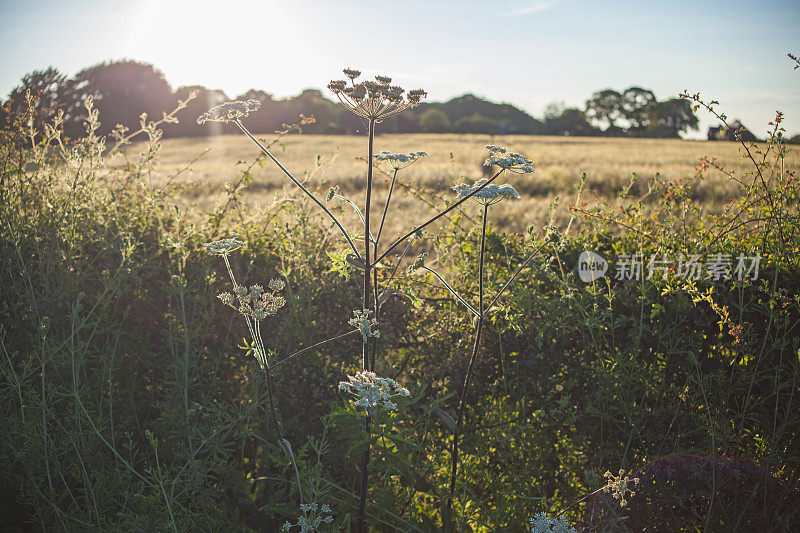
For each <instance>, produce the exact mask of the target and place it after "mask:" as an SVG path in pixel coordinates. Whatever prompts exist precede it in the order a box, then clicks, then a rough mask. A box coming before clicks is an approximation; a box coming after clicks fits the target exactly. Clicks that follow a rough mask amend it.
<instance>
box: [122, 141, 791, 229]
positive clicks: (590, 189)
mask: <svg viewBox="0 0 800 533" xmlns="http://www.w3.org/2000/svg"><path fill="white" fill-rule="evenodd" d="M267 139H268V138H267ZM268 140H269V139H268ZM487 143H492V144H497V145H500V146H506V147H508V148H509V149H511V150H514V151H518V152H522V153H523V154H525V155H527V156H529V157H530V158H531V159H533V160H534V162H535V164H536V172H535V173H534V174H533V175H515V174H510V175H507V176H502V177H501V178H500V182H505V181H507V182H509V183H511V184H512V185H514V187H516V188H517V190H518V191H519V192H520V194H521V195H522V197H523V198H522V199H521V200H518V201H515V202H506V203H504V204H503V208H502V209H496V210H494V211H493V213H492V222H493V223H494V224H495V225H496V227H497V228H499V229H504V230H508V231H520V230H522V229H524V228H525V227H526V226H528V225H530V224H536V225H538V226H539V227H541V225H542V224H543V223H546V222H547V221H548V219H549V218H550V216H551V214H550V212H549V210H548V206H550V205H551V204H552V203H553V202H554V201H555V200H556V198H558V207H557V208H556V209H555V210H554V211H553V215H552V216H553V217H554V218H555V221H556V222H557V223H563V222H564V221H565V220H567V219H568V218H569V213H568V210H567V205H568V204H569V203H570V202H573V201H574V199H575V186H576V185H577V183H578V181H579V179H580V177H581V174H582V173H584V172H585V173H586V176H587V182H586V188H585V192H584V193H583V198H582V199H583V200H586V201H588V202H589V203H590V204H591V203H592V202H593V201H600V200H609V199H613V198H614V197H615V196H616V194H617V191H619V190H620V189H621V188H622V187H624V186H626V185H627V184H628V183H629V180H630V178H631V174H633V173H635V174H636V175H637V176H638V178H639V179H641V180H642V181H646V180H647V179H649V178H651V177H652V176H653V175H654V174H656V173H660V174H661V175H662V176H664V177H666V178H669V179H677V178H691V179H694V180H696V183H695V185H694V191H695V195H696V196H697V197H698V198H699V199H701V200H702V201H703V202H704V204H705V205H706V206H707V208H708V209H715V208H718V207H719V206H721V205H722V204H724V203H725V202H728V201H730V200H731V199H733V198H735V196H736V194H737V188H736V186H735V184H733V183H731V182H730V180H728V179H727V178H725V177H724V176H722V174H721V173H720V172H718V171H715V170H713V169H711V170H710V171H708V172H706V173H705V174H704V175H703V177H702V178H697V175H698V172H697V163H698V161H699V159H700V158H701V157H703V156H708V157H709V159H710V158H716V159H717V161H718V162H719V163H721V164H722V165H723V166H724V167H726V168H729V169H732V170H735V171H736V172H737V174H740V173H741V172H742V171H743V170H744V169H746V168H752V167H748V165H747V164H746V162H743V161H742V159H741V153H740V151H739V145H738V144H736V143H726V142H715V143H711V142H702V141H682V140H669V139H630V138H590V137H583V138H570V137H548V136H492V137H490V136H485V135H451V134H441V135H437V134H417V135H381V136H379V137H377V138H376V142H375V150H376V153H377V152H378V151H380V150H390V151H394V152H407V151H418V150H424V151H427V152H428V153H429V154H430V157H427V158H423V159H421V160H420V161H418V162H417V163H416V164H414V165H413V166H411V167H409V168H408V169H406V170H403V171H401V173H400V175H399V181H400V183H401V184H403V185H411V186H412V187H413V188H414V190H417V191H420V192H422V193H423V194H422V195H421V196H422V198H419V197H415V196H414V195H412V194H409V191H408V190H407V189H404V188H403V187H401V188H399V189H398V190H397V192H398V193H400V194H398V195H397V196H396V199H397V202H398V203H397V204H394V205H395V209H397V210H398V211H395V213H398V212H401V213H403V215H402V216H400V217H396V218H394V220H393V221H391V223H390V225H389V227H388V229H389V230H390V235H392V234H394V233H395V232H396V231H400V230H401V229H404V228H407V227H408V226H409V225H410V224H412V223H413V222H415V221H418V220H420V219H421V217H423V216H429V215H430V214H433V212H434V211H433V210H432V207H431V205H429V203H428V202H431V199H430V194H431V193H435V194H439V195H440V201H438V202H437V201H435V200H434V201H433V203H434V204H436V205H437V207H441V205H443V204H442V201H441V200H443V199H449V198H451V192H450V191H449V187H450V186H451V185H454V184H456V183H461V182H464V181H467V180H475V179H478V178H480V177H481V176H482V162H483V160H484V159H485V158H486V150H484V149H483V146H484V145H485V144H487ZM132 149H134V150H135V149H136V147H135V146H134V147H133V148H132ZM206 149H208V152H207V153H206V154H205V155H204V156H203V157H202V158H200V159H199V160H197V161H196V162H195V163H193V164H192V165H191V166H190V168H189V169H187V170H185V171H184V172H181V173H180V174H179V175H178V176H177V177H175V178H173V183H176V184H181V186H182V187H183V188H184V189H183V190H184V192H185V194H186V195H187V199H191V200H192V205H193V209H200V210H208V209H211V208H213V206H214V205H215V204H216V203H217V202H218V201H219V200H220V198H222V197H223V195H224V192H223V186H224V185H225V184H226V183H235V182H236V181H237V180H238V179H239V176H240V175H241V171H242V170H243V169H245V168H246V167H247V166H248V164H249V163H250V162H252V161H253V159H254V158H255V157H256V156H257V155H258V153H259V152H258V149H257V147H255V146H254V145H253V144H252V143H251V142H250V141H249V140H248V139H247V138H246V137H245V136H244V135H224V136H218V137H212V138H199V139H198V138H196V139H168V140H165V141H164V143H163V149H162V152H161V155H160V159H159V163H158V165H157V167H156V168H157V172H156V175H154V176H153V177H152V179H153V183H154V185H155V184H158V183H164V182H165V181H166V180H168V179H170V177H171V176H173V175H174V174H175V173H176V172H178V171H180V170H181V169H184V168H185V167H186V166H187V164H189V163H190V162H191V161H192V160H193V159H195V158H196V157H197V156H198V155H200V154H202V153H203V151H204V150H206ZM273 153H274V154H275V155H276V157H278V159H280V160H281V161H282V162H283V164H284V165H285V166H286V167H287V168H288V169H289V170H290V171H292V172H293V173H294V174H295V176H297V177H298V178H300V177H302V176H305V179H306V180H307V182H308V186H309V188H311V189H312V190H317V191H319V192H320V195H322V196H324V195H325V193H326V192H327V191H328V189H329V187H331V186H333V185H338V186H339V187H340V193H341V194H344V195H346V196H348V197H350V198H351V199H352V200H354V201H355V202H356V203H357V204H362V202H363V199H362V198H361V197H362V195H363V192H362V191H363V182H364V180H365V162H364V159H363V158H364V157H365V154H366V138H364V137H354V136H329V135H292V136H286V137H284V138H283V139H282V140H281V143H280V145H275V146H274V147H273ZM798 159H800V158H798V155H797V152H796V151H795V152H793V153H790V155H789V157H788V158H787V163H788V164H789V165H790V167H791V168H796V167H797V163H798ZM253 176H254V177H253V182H252V183H251V184H250V185H249V187H248V188H247V190H246V191H245V192H244V193H243V195H242V197H243V199H244V201H245V202H246V203H247V204H248V205H250V206H252V207H257V208H260V207H267V206H269V205H271V204H272V203H273V202H275V201H276V200H279V199H280V198H282V197H284V196H285V195H286V194H290V193H294V192H295V191H294V187H293V186H292V184H291V183H290V182H289V181H288V180H287V179H286V178H285V177H284V176H283V175H282V173H281V172H280V170H278V169H277V168H276V167H275V166H274V165H272V164H271V163H266V164H265V165H264V166H263V168H259V167H258V166H256V167H255V168H254V169H253ZM382 182H385V184H386V185H385V186H384V187H383V188H380V187H379V189H378V199H377V205H376V206H375V210H376V211H375V216H380V209H381V208H382V206H383V199H384V198H385V191H386V190H387V188H388V178H387V177H386V176H381V177H379V180H378V183H379V184H380V183H382ZM426 200H427V202H426ZM476 209H477V207H476V206H470V207H469V208H468V213H471V212H472V211H473V210H476ZM351 214H352V213H351V212H347V214H346V215H344V217H343V218H344V220H347V219H349V218H350V216H351Z"/></svg>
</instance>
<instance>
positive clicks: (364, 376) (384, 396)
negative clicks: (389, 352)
mask: <svg viewBox="0 0 800 533" xmlns="http://www.w3.org/2000/svg"><path fill="white" fill-rule="evenodd" d="M339 390H343V391H345V392H349V393H351V394H354V395H355V396H357V397H358V399H357V400H356V401H355V402H353V403H354V404H355V405H356V406H357V407H363V408H364V409H366V410H367V412H368V413H369V414H371V415H374V414H375V408H376V407H377V406H379V405H383V406H384V407H386V408H387V409H389V410H391V411H394V410H395V409H397V404H395V403H394V402H393V401H392V400H391V398H392V396H405V397H408V396H411V393H410V392H409V391H408V389H406V388H404V387H401V386H400V385H398V383H397V382H396V381H395V380H393V379H392V378H381V377H378V376H377V375H376V374H375V373H374V372H369V371H368V370H363V371H360V372H356V375H355V376H347V381H340V382H339Z"/></svg>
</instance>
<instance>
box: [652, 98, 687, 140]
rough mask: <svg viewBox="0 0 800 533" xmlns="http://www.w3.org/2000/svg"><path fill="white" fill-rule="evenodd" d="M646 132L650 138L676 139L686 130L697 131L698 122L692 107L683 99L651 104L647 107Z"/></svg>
mask: <svg viewBox="0 0 800 533" xmlns="http://www.w3.org/2000/svg"><path fill="white" fill-rule="evenodd" d="M647 117H648V118H647V120H648V121H649V125H648V127H647V131H648V133H649V136H651V137H663V138H678V137H680V134H681V133H683V132H685V131H687V130H695V131H696V130H697V129H698V124H699V123H700V121H699V120H698V119H697V116H695V114H694V111H692V105H691V103H690V102H689V101H688V100H685V99H683V98H671V99H670V100H667V101H665V102H653V103H652V104H650V106H648V113H647Z"/></svg>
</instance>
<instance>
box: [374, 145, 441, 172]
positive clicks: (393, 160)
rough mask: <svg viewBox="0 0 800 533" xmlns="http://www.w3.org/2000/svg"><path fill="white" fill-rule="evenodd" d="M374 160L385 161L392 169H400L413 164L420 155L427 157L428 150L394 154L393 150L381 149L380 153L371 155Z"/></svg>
mask: <svg viewBox="0 0 800 533" xmlns="http://www.w3.org/2000/svg"><path fill="white" fill-rule="evenodd" d="M373 157H374V158H375V161H378V162H379V163H385V164H387V165H389V167H390V168H393V169H394V170H400V169H401V168H406V167H409V166H411V165H413V164H414V163H415V162H416V161H417V160H418V159H419V158H420V157H428V152H408V153H405V154H396V153H394V152H387V151H385V150H384V151H382V152H381V153H379V154H377V155H375V156H373Z"/></svg>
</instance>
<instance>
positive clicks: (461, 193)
mask: <svg viewBox="0 0 800 533" xmlns="http://www.w3.org/2000/svg"><path fill="white" fill-rule="evenodd" d="M487 181H489V180H487V179H486V178H482V179H479V180H478V181H476V182H475V183H474V184H473V185H467V184H466V183H462V184H461V185H455V186H453V187H451V189H453V190H454V191H456V200H460V199H461V198H466V197H468V196H469V197H470V198H472V199H473V200H475V201H476V202H478V203H480V204H484V205H492V204H496V203H497V202H499V201H500V200H504V199H506V198H519V197H520V195H519V193H518V192H517V190H516V189H515V188H514V187H512V186H511V185H509V184H508V183H506V184H503V185H496V184H494V183H490V184H489V185H486V186H485V187H484V188H483V189H480V187H481V185H483V184H484V183H486V182H487ZM478 189H480V190H478ZM475 191H477V192H475ZM470 195H472V196H470Z"/></svg>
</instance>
